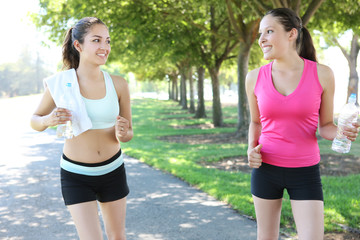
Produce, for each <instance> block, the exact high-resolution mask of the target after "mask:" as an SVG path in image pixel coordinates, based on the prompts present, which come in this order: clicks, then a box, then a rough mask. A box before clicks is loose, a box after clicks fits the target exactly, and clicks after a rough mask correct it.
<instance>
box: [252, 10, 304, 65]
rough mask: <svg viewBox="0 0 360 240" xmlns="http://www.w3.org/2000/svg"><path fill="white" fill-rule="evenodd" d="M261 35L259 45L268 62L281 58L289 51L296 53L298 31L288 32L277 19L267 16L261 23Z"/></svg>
mask: <svg viewBox="0 0 360 240" xmlns="http://www.w3.org/2000/svg"><path fill="white" fill-rule="evenodd" d="M259 33H260V37H259V45H260V48H261V50H262V51H263V54H264V59H266V60H271V59H276V58H281V57H282V56H283V55H284V54H286V53H287V52H288V51H289V50H293V51H296V48H295V41H296V36H294V34H296V35H297V31H296V30H295V29H294V30H291V31H290V32H286V31H285V29H284V27H283V25H281V24H280V23H279V22H278V21H277V18H276V17H273V16H271V15H266V16H265V17H264V18H263V19H262V20H261V22H260V28H259Z"/></svg>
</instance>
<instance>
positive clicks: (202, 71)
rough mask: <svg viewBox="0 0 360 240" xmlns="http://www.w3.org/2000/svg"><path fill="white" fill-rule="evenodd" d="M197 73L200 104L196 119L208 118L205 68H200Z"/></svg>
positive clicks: (198, 104)
mask: <svg viewBox="0 0 360 240" xmlns="http://www.w3.org/2000/svg"><path fill="white" fill-rule="evenodd" d="M197 72H198V84H197V90H198V103H197V109H196V113H195V118H206V112H205V100H204V78H205V77H204V76H205V69H204V68H203V67H199V68H198V69H197Z"/></svg>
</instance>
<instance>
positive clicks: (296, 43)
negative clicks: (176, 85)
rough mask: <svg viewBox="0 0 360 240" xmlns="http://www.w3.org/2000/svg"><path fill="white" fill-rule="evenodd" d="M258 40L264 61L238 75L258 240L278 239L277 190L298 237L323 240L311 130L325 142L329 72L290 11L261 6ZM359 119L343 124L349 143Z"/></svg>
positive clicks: (329, 125)
mask: <svg viewBox="0 0 360 240" xmlns="http://www.w3.org/2000/svg"><path fill="white" fill-rule="evenodd" d="M259 33H260V38H259V45H260V47H261V49H262V51H263V54H264V58H265V59H266V60H273V61H272V62H271V63H269V64H267V65H265V66H262V67H260V68H258V69H255V70H252V71H251V72H249V73H248V75H247V78H246V91H247V96H248V101H249V106H250V114H251V122H250V126H249V146H248V160H249V166H250V167H252V168H253V171H252V175H251V193H252V195H253V200H254V205H255V212H256V219H257V226H258V230H257V232H258V239H278V237H279V227H280V215H281V204H282V197H283V191H284V189H286V190H287V192H288V193H289V196H290V200H291V207H292V211H293V215H294V219H295V223H296V228H297V232H298V236H299V239H312V240H317V239H319V240H320V239H323V237H324V205H323V192H322V185H321V178H320V171H319V161H320V151H319V146H318V143H317V139H316V131H317V130H319V133H320V135H321V137H323V138H325V139H328V140H333V139H334V137H335V135H336V131H337V126H336V125H335V124H334V122H333V98H334V90H335V86H334V76H333V73H332V71H331V69H330V68H329V67H327V66H324V65H321V64H318V63H317V62H316V52H315V48H314V45H313V43H312V39H311V35H310V33H309V31H308V30H307V29H306V28H305V27H303V26H302V22H301V19H300V18H299V17H298V16H297V15H296V13H295V12H293V11H292V10H290V9H287V8H278V9H274V10H271V11H269V12H268V13H267V14H266V15H265V16H264V17H263V19H262V20H261V23H260V29H259ZM359 127H360V124H354V127H353V128H348V129H346V132H345V135H346V136H347V137H348V138H349V139H350V140H351V141H355V140H356V137H357V135H358V132H359V130H358V128H359Z"/></svg>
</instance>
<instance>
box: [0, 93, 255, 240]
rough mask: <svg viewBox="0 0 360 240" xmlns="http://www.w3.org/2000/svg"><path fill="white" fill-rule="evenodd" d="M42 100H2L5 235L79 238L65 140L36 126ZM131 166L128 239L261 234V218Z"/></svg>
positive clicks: (129, 161) (1, 216)
mask: <svg viewBox="0 0 360 240" xmlns="http://www.w3.org/2000/svg"><path fill="white" fill-rule="evenodd" d="M38 101H39V96H32V97H25V98H16V99H12V100H0V112H1V124H0V131H1V133H2V134H1V137H0V144H1V145H0V146H1V153H2V157H1V158H0V239H4V240H5V239H7V240H10V239H11V240H17V239H26V240H52V239H59V240H60V239H61V240H68V239H77V236H76V230H75V226H74V224H73V222H72V220H71V217H70V214H69V213H68V211H67V209H66V207H65V206H64V204H63V200H62V197H61V192H60V180H59V158H60V155H61V149H62V144H63V141H62V140H59V139H57V138H56V137H55V131H54V130H52V129H48V130H46V131H44V132H41V133H38V132H35V131H33V130H32V129H30V127H29V118H30V115H31V113H32V112H33V110H34V109H35V106H36V105H37V102H38ZM4 113H6V114H4ZM125 166H126V170H127V176H128V183H129V187H130V191H131V192H130V194H129V196H128V207H127V219H126V221H127V222H126V231H127V239H128V240H140V239H141V240H181V239H186V240H205V239H207V240H211V239H214V240H215V239H216V240H226V239H229V240H237V239H239V240H240V239H241V240H247V239H249V240H250V239H256V223H255V222H254V221H252V220H249V219H248V218H246V217H243V216H241V215H240V214H238V213H237V212H236V211H234V210H232V209H231V208H230V207H229V206H227V205H226V204H225V203H223V202H219V201H217V200H215V199H214V198H212V197H210V196H208V195H207V194H205V193H203V192H201V191H199V190H197V189H196V188H193V187H191V186H189V185H188V184H186V183H184V182H183V181H181V180H179V179H177V178H176V177H173V176H172V175H170V174H167V173H163V172H162V171H159V170H156V169H153V168H151V167H149V166H147V165H146V164H144V163H141V162H139V161H138V160H136V159H133V158H131V157H128V156H126V157H125Z"/></svg>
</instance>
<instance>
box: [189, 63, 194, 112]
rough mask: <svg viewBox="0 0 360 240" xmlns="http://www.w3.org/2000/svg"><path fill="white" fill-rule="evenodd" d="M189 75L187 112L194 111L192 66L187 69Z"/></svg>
mask: <svg viewBox="0 0 360 240" xmlns="http://www.w3.org/2000/svg"><path fill="white" fill-rule="evenodd" d="M188 76H189V83H190V108H189V112H190V113H194V112H195V100H194V79H193V76H192V68H191V67H190V68H189V71H188Z"/></svg>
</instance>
